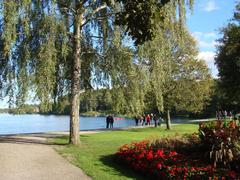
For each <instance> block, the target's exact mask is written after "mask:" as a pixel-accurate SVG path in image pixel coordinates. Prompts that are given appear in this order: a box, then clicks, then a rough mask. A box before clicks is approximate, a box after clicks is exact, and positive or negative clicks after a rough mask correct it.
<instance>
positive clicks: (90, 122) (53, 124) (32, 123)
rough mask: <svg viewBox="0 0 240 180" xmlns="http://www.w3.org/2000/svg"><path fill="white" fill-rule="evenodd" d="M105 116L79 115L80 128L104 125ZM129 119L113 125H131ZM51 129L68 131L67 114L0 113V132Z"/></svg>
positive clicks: (118, 121) (93, 127) (31, 131)
mask: <svg viewBox="0 0 240 180" xmlns="http://www.w3.org/2000/svg"><path fill="white" fill-rule="evenodd" d="M105 119H106V118H105V117H80V129H81V130H91V129H101V128H105V127H106V123H105ZM134 123H135V122H134V121H133V120H130V119H119V120H116V119H115V121H114V127H126V126H133V125H134ZM51 131H69V116H56V115H39V114H34V115H33V114H31V115H30V114H29V115H25V114H24V115H12V114H0V134H2V135H3V134H20V133H36V132H51Z"/></svg>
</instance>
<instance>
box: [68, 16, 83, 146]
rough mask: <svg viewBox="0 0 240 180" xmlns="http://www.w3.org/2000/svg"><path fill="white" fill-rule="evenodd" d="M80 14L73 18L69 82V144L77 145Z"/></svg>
mask: <svg viewBox="0 0 240 180" xmlns="http://www.w3.org/2000/svg"><path fill="white" fill-rule="evenodd" d="M80 25H81V14H80V13H77V14H75V17H74V30H73V35H74V39H73V58H72V67H73V69H72V82H71V113H70V138H69V143H70V144H79V143H80V139H79V104H80V99H79V98H80V76H81V26H80Z"/></svg>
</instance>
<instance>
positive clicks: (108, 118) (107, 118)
mask: <svg viewBox="0 0 240 180" xmlns="http://www.w3.org/2000/svg"><path fill="white" fill-rule="evenodd" d="M109 124H110V115H108V116H107V117H106V128H107V129H108V128H109Z"/></svg>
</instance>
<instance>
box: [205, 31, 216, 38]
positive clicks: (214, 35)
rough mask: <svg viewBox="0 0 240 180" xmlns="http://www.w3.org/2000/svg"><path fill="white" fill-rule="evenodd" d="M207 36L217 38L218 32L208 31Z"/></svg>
mask: <svg viewBox="0 0 240 180" xmlns="http://www.w3.org/2000/svg"><path fill="white" fill-rule="evenodd" d="M204 37H205V38H216V37H217V34H216V33H215V32H208V33H205V34H204Z"/></svg>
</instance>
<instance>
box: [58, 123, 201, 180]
mask: <svg viewBox="0 0 240 180" xmlns="http://www.w3.org/2000/svg"><path fill="white" fill-rule="evenodd" d="M197 131H198V125H194V124H182V125H175V126H173V127H172V130H165V128H164V127H161V128H134V129H130V130H123V131H108V132H101V133H97V134H89V135H81V136H80V139H81V145H79V146H73V145H67V142H68V137H62V138H56V139H54V142H55V143H57V144H59V145H60V146H59V147H57V148H56V150H57V151H58V152H59V153H60V154H61V155H63V156H64V157H66V158H67V159H68V160H69V161H71V162H72V163H73V164H75V165H76V166H78V167H80V168H81V169H82V170H83V171H84V172H85V173H86V174H87V175H89V176H90V177H92V178H93V179H96V180H115V179H116V180H117V179H119V180H120V179H124V180H125V179H144V178H142V177H141V176H140V175H139V174H137V173H134V172H133V171H132V170H131V169H129V168H128V167H123V166H121V165H119V164H118V163H116V162H114V161H113V154H114V153H115V152H116V151H117V150H118V148H119V147H120V146H121V145H123V144H126V143H130V142H132V141H141V140H144V139H155V138H158V137H159V138H161V137H166V136H174V135H176V134H186V133H189V134H190V133H194V132H197Z"/></svg>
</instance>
